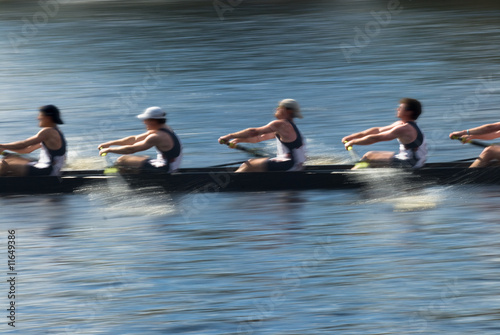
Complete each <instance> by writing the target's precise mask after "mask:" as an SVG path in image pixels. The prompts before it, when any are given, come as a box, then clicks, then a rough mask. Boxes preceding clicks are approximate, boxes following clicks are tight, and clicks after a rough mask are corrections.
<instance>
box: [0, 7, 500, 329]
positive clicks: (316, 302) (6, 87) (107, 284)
mask: <svg viewBox="0 0 500 335" xmlns="http://www.w3.org/2000/svg"><path fill="white" fill-rule="evenodd" d="M230 3H231V5H229V3H228V2H222V1H221V2H215V6H214V3H213V2H211V1H198V2H196V1H182V2H181V1H179V2H173V1H172V2H168V1H163V2H162V1H142V2H139V1H137V2H133V1H120V2H118V1H116V2H115V1H62V0H61V1H45V2H43V1H42V2H36V1H0V7H1V11H0V32H1V36H3V38H2V39H0V65H1V68H2V71H1V74H0V88H1V90H2V95H1V96H0V102H1V104H0V115H1V116H2V117H1V118H0V129H1V132H0V143H5V142H10V141H15V140H20V139H23V138H26V137H28V136H31V135H33V134H34V133H35V132H36V131H37V129H38V128H37V122H36V115H37V107H38V106H41V105H44V104H48V103H52V104H55V105H57V106H59V107H60V108H61V110H62V113H63V119H64V120H65V123H66V124H65V125H64V126H63V130H64V132H65V134H66V136H67V138H68V142H69V145H70V155H69V165H70V167H72V168H94V167H97V168H98V167H102V166H104V165H105V164H106V162H105V161H104V160H103V159H102V158H100V157H97V156H96V154H97V150H96V147H97V145H98V144H99V143H100V142H102V141H106V140H111V139H114V138H118V137H123V136H127V135H130V134H137V133H139V132H141V131H142V130H143V125H142V124H141V123H140V122H139V121H138V120H137V119H135V115H136V114H138V113H139V112H140V111H142V110H143V109H144V108H146V107H148V106H152V105H160V106H163V107H164V108H165V109H166V110H167V111H168V118H169V123H170V124H171V125H172V127H173V128H174V129H175V130H176V131H177V133H178V134H179V135H180V137H181V138H182V141H183V144H184V148H185V155H184V166H191V167H199V166H210V165H215V164H222V163H227V162H233V161H240V160H242V159H245V158H246V156H245V155H244V154H242V153H239V152H235V151H231V150H229V149H227V148H226V147H223V146H221V145H219V144H218V143H217V138H218V137H219V136H220V135H224V134H226V133H228V132H232V131H236V130H238V129H242V128H245V127H248V126H258V125H263V124H265V123H266V122H269V121H270V120H271V118H272V113H273V110H274V108H275V105H276V103H277V102H278V101H279V100H281V99H283V98H294V99H297V100H298V101H299V102H300V103H301V105H302V106H303V114H304V115H305V118H304V119H302V120H299V121H298V125H299V127H300V129H301V131H302V132H303V134H304V135H305V136H306V137H307V139H308V142H307V144H308V148H309V158H310V161H311V162H314V163H335V162H345V161H348V160H349V156H348V155H347V154H346V153H345V151H344V150H343V146H342V144H341V143H340V139H341V138H342V137H343V136H345V135H347V134H349V133H352V132H355V131H359V130H363V129H365V128H368V127H371V126H374V125H384V124H388V123H390V122H393V120H394V115H395V108H396V106H397V103H398V100H399V99H400V98H401V97H405V96H409V97H414V98H417V99H420V100H421V101H422V103H423V104H424V114H423V115H422V117H421V120H419V123H420V125H421V126H422V128H423V129H424V131H425V133H426V134H427V137H428V139H429V141H430V144H431V153H430V158H429V160H430V161H435V162H437V161H452V160H456V159H462V158H468V157H474V156H476V155H478V154H479V152H478V149H477V148H473V147H471V146H462V145H459V144H457V143H454V142H453V141H450V140H448V139H447V134H448V133H449V132H451V131H452V130H460V129H464V128H470V127H474V126H476V125H480V124H483V123H487V122H496V121H498V113H497V108H498V102H499V99H500V95H499V93H500V69H499V65H500V21H499V20H498V18H499V16H500V5H498V3H497V2H493V1H491V2H487V1H475V2H474V4H470V3H469V2H468V1H460V2H459V1H453V2H451V1H442V2H440V4H435V3H434V2H431V1H400V2H397V1H395V2H394V1H356V2H353V1H340V0H339V1H309V2H307V3H305V2H300V1H289V2H286V1H275V2H272V1H251V0H248V1H233V2H230ZM221 4H224V6H225V7H224V6H222V5H221ZM261 145H262V147H264V148H266V149H270V150H272V149H273V144H272V143H269V144H261ZM395 148H396V144H395V143H381V144H376V145H373V146H372V147H370V148H369V149H370V150H372V149H376V150H394V149H395ZM366 149H367V148H361V147H360V148H357V150H358V152H359V153H363V152H365V150H366ZM114 158H116V157H113V159H114ZM370 178H372V179H373V185H372V187H370V188H369V189H367V190H364V191H357V190H356V191H305V192H269V193H233V194H231V193H212V194H199V193H198V194H196V193H190V194H177V195H168V194H164V193H160V192H155V191H151V192H149V193H146V194H137V193H134V192H132V191H129V190H127V189H126V188H125V187H124V186H123V185H121V184H119V183H118V184H111V185H109V188H105V189H90V190H84V191H82V192H80V193H78V194H73V195H67V196H66V195H64V196H63V195H50V196H23V197H2V198H0V206H1V207H2V216H1V217H0V229H1V233H0V236H2V240H3V242H2V243H0V249H2V250H4V252H3V255H4V261H3V262H2V264H4V265H3V268H2V270H0V272H1V273H3V274H2V277H1V278H3V279H2V280H1V281H2V282H4V284H3V285H0V290H1V291H0V297H1V298H0V309H1V310H3V311H4V312H3V316H2V319H3V321H2V322H1V323H0V329H1V330H2V332H6V333H8V332H17V333H19V334H273V335H274V334H283V335H284V334H286V335H290V334H297V335H299V334H441V333H442V334H471V333H477V334H498V333H499V331H500V317H499V316H498V306H499V303H500V301H499V298H498V296H499V293H500V292H499V291H500V289H499V287H500V282H499V278H500V270H499V263H500V249H499V248H500V245H499V243H498V241H499V240H500V228H499V227H498V217H499V215H500V210H499V208H498V202H499V201H500V189H499V188H497V187H491V188H490V187H460V186H456V187H428V188H424V189H420V190H416V191H415V190H414V191H412V192H409V191H405V190H404V187H402V181H401V180H400V179H399V178H398V177H397V176H396V177H394V176H392V175H388V174H386V173H384V172H379V173H377V174H376V175H373V176H371V177H370ZM9 229H15V231H16V241H17V249H16V250H17V253H16V271H17V277H16V279H17V281H16V300H15V302H16V328H15V329H14V328H12V327H10V326H8V324H7V322H8V319H7V318H6V315H7V313H8V312H7V311H6V309H7V308H8V306H9V305H8V304H9V302H10V300H9V299H8V298H7V295H8V291H9V286H8V285H7V284H6V281H7V280H8V279H9V277H8V275H7V272H8V268H7V240H8V238H7V230H9Z"/></svg>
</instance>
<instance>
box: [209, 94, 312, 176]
mask: <svg viewBox="0 0 500 335" xmlns="http://www.w3.org/2000/svg"><path fill="white" fill-rule="evenodd" d="M274 116H275V117H276V119H277V120H274V121H272V122H270V123H268V124H267V125H265V126H263V127H259V128H247V129H244V130H242V131H239V132H236V133H232V134H227V135H225V136H222V137H220V138H219V143H221V144H228V145H229V147H235V145H236V144H237V143H240V142H247V143H257V142H261V141H265V140H270V139H272V138H276V142H277V146H278V156H277V157H275V158H255V159H250V160H248V161H247V162H245V163H243V164H242V165H241V166H240V167H239V168H238V170H236V172H262V171H297V170H301V169H302V168H303V163H304V162H305V160H306V155H305V139H304V138H303V137H302V135H301V133H300V131H299V129H298V128H297V126H296V125H295V123H294V122H293V119H294V118H300V119H301V118H302V114H301V113H300V107H299V104H298V103H297V101H295V100H293V99H284V100H281V101H280V102H279V104H278V107H277V108H276V112H275V113H274Z"/></svg>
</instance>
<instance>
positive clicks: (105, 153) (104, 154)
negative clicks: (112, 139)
mask: <svg viewBox="0 0 500 335" xmlns="http://www.w3.org/2000/svg"><path fill="white" fill-rule="evenodd" d="M102 149H104V148H103V147H100V148H99V150H102ZM107 154H108V153H107V152H103V153H102V154H101V157H104V156H106V155H107Z"/></svg>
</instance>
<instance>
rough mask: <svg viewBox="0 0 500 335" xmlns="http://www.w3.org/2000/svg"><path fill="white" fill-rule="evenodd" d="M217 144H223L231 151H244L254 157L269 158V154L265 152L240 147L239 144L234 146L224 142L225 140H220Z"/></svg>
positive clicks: (231, 143)
mask: <svg viewBox="0 0 500 335" xmlns="http://www.w3.org/2000/svg"><path fill="white" fill-rule="evenodd" d="M219 143H220V144H225V145H227V146H228V147H230V148H232V149H237V150H241V151H244V152H246V153H247V154H250V155H253V156H255V157H269V154H268V153H267V152H265V151H264V150H261V149H258V148H247V147H245V146H242V145H241V144H235V143H233V142H230V141H225V140H221V141H219Z"/></svg>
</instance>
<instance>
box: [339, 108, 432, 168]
mask: <svg viewBox="0 0 500 335" xmlns="http://www.w3.org/2000/svg"><path fill="white" fill-rule="evenodd" d="M421 113H422V105H421V104H420V102H419V101H418V100H416V99H410V98H403V99H401V100H400V101H399V107H398V108H397V113H396V117H397V118H399V119H400V120H399V121H396V122H394V123H393V124H390V125H388V126H385V127H374V128H369V129H367V130H365V131H362V132H359V133H355V134H351V135H349V136H346V137H344V138H343V139H342V143H344V145H345V148H346V149H347V150H349V148H352V146H353V145H370V144H373V143H377V142H381V141H390V140H393V139H397V140H398V141H399V143H400V146H399V153H397V154H395V153H394V152H390V151H370V152H367V153H366V154H365V155H364V156H363V157H362V158H361V161H366V162H368V163H369V164H370V166H372V167H409V168H419V167H422V166H423V165H424V163H425V160H426V155H427V145H426V142H425V136H424V135H423V133H422V131H421V130H420V128H419V127H418V126H417V123H416V120H417V119H418V117H419V116H420V114H421Z"/></svg>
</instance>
